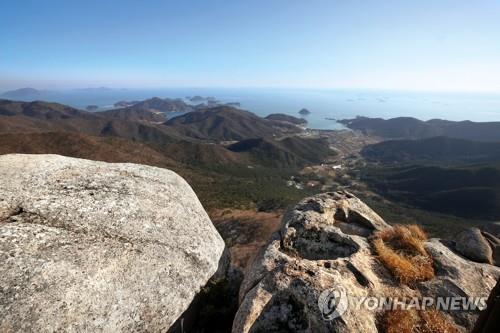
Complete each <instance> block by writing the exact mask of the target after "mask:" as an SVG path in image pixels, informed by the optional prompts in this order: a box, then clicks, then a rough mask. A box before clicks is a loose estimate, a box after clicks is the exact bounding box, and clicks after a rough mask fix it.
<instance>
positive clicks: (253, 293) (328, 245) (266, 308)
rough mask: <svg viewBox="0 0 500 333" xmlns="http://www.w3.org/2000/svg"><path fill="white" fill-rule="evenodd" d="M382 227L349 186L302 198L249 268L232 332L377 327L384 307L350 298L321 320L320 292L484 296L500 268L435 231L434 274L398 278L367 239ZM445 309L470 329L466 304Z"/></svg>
mask: <svg viewBox="0 0 500 333" xmlns="http://www.w3.org/2000/svg"><path fill="white" fill-rule="evenodd" d="M385 228H391V226H389V225H388V224H387V223H386V222H384V220H383V219H382V218H381V217H380V216H378V215H377V214H376V213H375V212H373V211H372V210H371V209H370V208H369V207H367V206H366V205H365V204H364V203H362V202H361V201H360V200H359V199H358V198H356V197H355V196H353V195H352V194H350V193H348V192H334V193H325V194H320V195H317V196H314V197H311V198H307V199H304V200H303V201H301V202H300V203H299V204H298V205H297V206H295V207H294V209H293V210H291V211H290V212H289V213H288V214H287V215H285V217H284V220H283V227H282V229H281V231H280V232H279V233H277V234H275V235H274V237H273V238H272V239H271V241H270V243H269V245H268V246H267V248H265V249H264V250H263V251H262V252H261V253H260V255H259V256H258V257H257V258H256V259H255V261H254V262H253V265H252V266H251V267H250V268H249V269H248V271H247V274H246V276H245V279H244V281H243V283H242V286H241V289H240V307H239V310H238V313H237V314H236V318H235V320H234V323H233V330H232V331H233V333H246V332H284V331H293V332H377V331H378V329H379V326H378V322H377V318H379V316H380V315H381V314H382V312H383V311H382V310H380V309H377V308H376V309H369V308H367V307H360V308H359V309H355V308H353V307H352V306H349V307H347V309H346V311H345V312H343V313H342V314H341V315H340V316H339V317H337V318H334V319H333V320H325V319H324V316H325V313H324V312H322V311H321V310H320V307H319V306H318V301H320V302H321V299H323V298H324V295H325V293H323V292H324V291H325V290H331V288H335V289H336V290H345V292H346V294H347V295H349V296H350V297H364V296H369V297H370V296H385V297H389V296H391V295H399V296H401V295H404V296H406V297H413V296H415V297H423V296H428V295H430V296H437V295H440V296H441V295H442V296H460V297H463V296H486V297H487V296H488V294H489V291H490V290H491V288H493V286H494V285H495V283H496V280H497V278H498V277H499V276H500V269H499V268H497V267H495V266H491V265H488V264H480V263H475V262H471V261H468V260H466V259H464V258H462V257H461V256H459V255H457V254H455V253H454V252H453V251H451V250H450V249H449V248H448V247H446V246H445V245H444V244H443V243H441V242H440V241H439V240H436V239H433V240H430V241H428V242H426V243H425V246H426V248H427V251H428V252H429V253H430V255H431V256H432V258H433V260H434V262H435V264H436V267H435V269H436V277H435V278H434V279H432V280H429V281H426V282H420V283H416V284H415V285H412V286H411V287H410V286H407V285H402V284H399V283H397V282H396V281H395V280H394V278H393V277H392V275H391V274H390V272H389V271H388V270H387V269H386V268H385V267H384V266H382V264H381V263H380V262H379V261H378V260H377V258H376V256H375V255H374V254H373V251H372V249H371V246H370V243H369V237H370V236H371V235H372V234H373V232H374V231H375V230H383V229H385ZM339 304H340V303H339ZM339 304H337V309H339ZM340 308H341V306H340ZM445 315H446V316H447V317H449V318H450V320H451V321H452V322H454V323H455V325H456V326H457V328H459V329H461V330H465V329H470V328H471V326H472V325H473V323H474V320H475V318H476V317H477V313H475V312H472V313H465V312H463V311H454V312H450V313H448V314H445ZM330 319H331V318H330Z"/></svg>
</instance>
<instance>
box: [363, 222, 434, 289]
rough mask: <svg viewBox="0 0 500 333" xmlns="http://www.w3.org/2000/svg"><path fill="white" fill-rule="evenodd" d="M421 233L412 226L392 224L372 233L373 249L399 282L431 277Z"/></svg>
mask: <svg viewBox="0 0 500 333" xmlns="http://www.w3.org/2000/svg"><path fill="white" fill-rule="evenodd" d="M426 239H427V235H426V234H425V232H424V231H423V230H422V229H421V228H420V227H418V226H416V225H410V226H402V225H396V226H394V227H393V228H392V229H386V230H383V231H379V232H377V233H375V237H374V238H373V240H372V245H373V248H374V249H375V252H376V253H377V255H378V258H379V260H380V261H381V262H382V264H383V265H384V266H385V267H387V268H388V269H389V270H390V271H391V273H392V275H394V277H395V278H396V279H398V281H399V282H401V283H405V284H410V283H413V282H417V281H426V280H430V279H432V278H433V277H434V269H433V267H432V259H431V257H430V256H429V254H428V253H427V251H426V250H425V248H424V241H425V240H426Z"/></svg>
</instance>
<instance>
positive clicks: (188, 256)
mask: <svg viewBox="0 0 500 333" xmlns="http://www.w3.org/2000/svg"><path fill="white" fill-rule="evenodd" d="M223 250H224V242H223V240H222V239H221V237H220V236H219V234H218V233H217V231H216V230H215V228H214V227H213V225H212V223H211V221H210V219H209V217H208V216H207V214H206V213H205V211H204V209H203V207H202V206H201V204H200V202H199V201H198V199H197V197H196V195H195V194H194V192H193V191H192V189H191V188H190V187H189V185H188V184H187V183H186V182H185V181H184V180H183V179H182V178H181V177H179V176H178V175H177V174H175V173H173V172H171V171H169V170H165V169H160V168H154V167H148V166H141V165H134V164H108V163H103V162H94V161H88V160H80V159H73V158H67V157H61V156H57V155H3V156H0V261H1V263H2V264H1V266H0V291H1V292H0V331H2V332H27V331H32V332H55V331H61V332H62V331H64V332H82V331H87V332H117V331H126V332H131V331H134V332H137V331H156V332H159V331H166V330H167V329H168V328H169V327H170V326H171V325H172V323H174V322H175V320H176V319H177V318H178V317H179V316H180V315H181V314H182V313H183V311H184V310H185V309H186V308H187V307H188V306H189V304H190V303H191V301H192V299H193V297H194V296H195V294H196V293H197V292H198V291H199V289H200V287H202V286H204V285H205V284H206V282H207V280H209V278H210V277H211V276H212V275H213V274H214V273H215V272H216V271H217V268H218V262H219V259H220V257H221V255H222V253H223Z"/></svg>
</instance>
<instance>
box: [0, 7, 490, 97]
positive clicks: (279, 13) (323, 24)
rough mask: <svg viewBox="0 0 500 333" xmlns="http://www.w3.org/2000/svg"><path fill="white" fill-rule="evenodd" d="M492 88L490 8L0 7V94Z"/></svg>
mask: <svg viewBox="0 0 500 333" xmlns="http://www.w3.org/2000/svg"><path fill="white" fill-rule="evenodd" d="M103 85H105V86H111V87H135V88H141V87H144V88H149V87H177V86H182V87H297V88H368V89H406V90H451V91H454V90H456V91H497V92H500V1H487V0H485V1H481V0H479V1H470V0H463V1H462V0H455V1H447V0H432V1H427V0H419V1H400V0H398V1H396V0H394V1H384V0H372V1H370V0H365V1H361V0H346V1H336V0H325V1H322V0H311V1H302V0H296V1H294V0H280V1H278V0H266V1H261V0H248V1H238V0H234V1H210V0H200V1H189V0H183V1H167V0H163V1H127V0H120V1H94V0H86V1H70V0H64V1H63V0H44V1H40V0H38V1H23V0H5V1H1V3H0V89H10V88H16V87H21V86H34V87H36V88H70V87H87V86H103Z"/></svg>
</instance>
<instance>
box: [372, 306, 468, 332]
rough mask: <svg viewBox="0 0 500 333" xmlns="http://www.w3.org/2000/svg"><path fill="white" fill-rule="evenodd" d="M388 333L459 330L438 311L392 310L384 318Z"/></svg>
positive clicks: (383, 324)
mask: <svg viewBox="0 0 500 333" xmlns="http://www.w3.org/2000/svg"><path fill="white" fill-rule="evenodd" d="M382 327H383V330H384V332H386V333H458V332H459V330H458V329H457V328H456V326H455V325H454V324H453V323H450V322H449V321H448V320H447V319H446V317H445V316H443V314H441V313H440V312H439V311H436V310H421V311H417V310H392V311H387V312H386V313H385V314H384V316H383V318H382Z"/></svg>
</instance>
